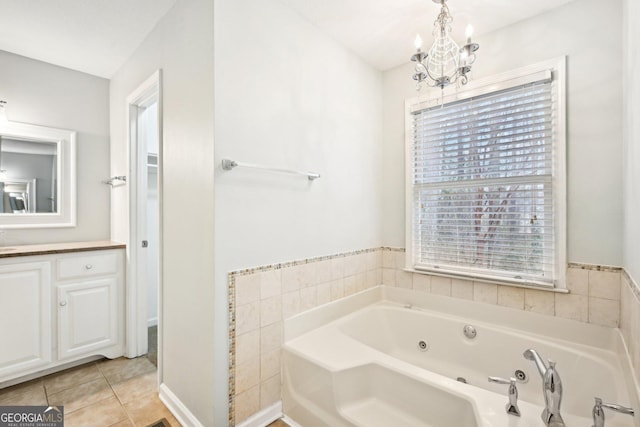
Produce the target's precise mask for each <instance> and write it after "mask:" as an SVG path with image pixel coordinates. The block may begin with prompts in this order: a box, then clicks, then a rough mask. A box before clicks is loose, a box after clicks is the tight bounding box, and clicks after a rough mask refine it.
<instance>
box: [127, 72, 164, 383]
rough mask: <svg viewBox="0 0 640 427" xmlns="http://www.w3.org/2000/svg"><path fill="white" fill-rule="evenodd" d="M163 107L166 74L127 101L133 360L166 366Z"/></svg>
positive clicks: (130, 343)
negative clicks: (163, 345)
mask: <svg viewBox="0 0 640 427" xmlns="http://www.w3.org/2000/svg"><path fill="white" fill-rule="evenodd" d="M161 101H162V96H161V73H160V71H157V72H155V73H154V74H153V75H152V76H151V77H149V78H148V79H147V80H146V81H145V82H143V83H142V84H141V85H140V86H139V87H138V88H137V89H136V90H135V91H134V92H133V93H132V94H131V95H129V97H128V98H127V112H128V116H127V117H128V125H129V132H128V136H129V169H130V177H131V179H130V193H129V215H130V217H129V269H128V272H127V276H128V283H129V286H128V290H127V357H130V358H131V357H138V356H143V355H146V356H147V357H148V358H149V360H150V361H151V362H152V363H153V364H155V365H156V366H158V364H159V362H161V360H162V359H161V357H158V356H159V355H160V352H159V351H158V349H159V348H161V347H160V345H161V341H162V340H161V337H162V333H161V332H162V316H161V310H160V307H161V295H162V293H161V289H162V286H161V283H162V275H161V271H162V268H161V267H162V265H161V260H162V239H161V221H162V216H161V212H162V210H161V204H162V179H161V177H162V156H161V152H162V102H161ZM158 372H162V370H161V369H158Z"/></svg>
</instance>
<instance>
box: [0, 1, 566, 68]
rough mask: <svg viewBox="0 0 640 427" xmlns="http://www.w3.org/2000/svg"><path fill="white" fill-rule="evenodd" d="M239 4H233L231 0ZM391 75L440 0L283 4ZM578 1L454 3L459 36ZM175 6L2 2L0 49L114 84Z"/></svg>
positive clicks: (427, 27)
mask: <svg viewBox="0 0 640 427" xmlns="http://www.w3.org/2000/svg"><path fill="white" fill-rule="evenodd" d="M230 1H233V0H230ZM280 1H281V2H282V3H284V4H286V5H287V6H289V7H291V8H292V9H293V10H295V11H296V12H297V13H298V14H300V15H301V16H303V17H305V18H306V19H308V20H309V21H311V22H312V23H313V24H315V25H316V26H317V27H318V28H320V30H322V31H323V32H325V33H327V34H328V35H329V36H331V37H333V38H334V39H335V40H337V41H338V42H339V43H341V44H342V45H344V46H346V47H347V48H348V49H350V50H352V51H353V52H355V53H356V54H357V55H359V56H360V57H362V58H364V59H365V60H366V61H367V62H369V63H370V64H371V65H373V66H374V67H376V68H378V69H380V70H387V69H390V68H393V67H396V66H398V65H400V64H403V63H406V62H407V61H408V58H409V57H410V56H411V54H412V53H413V50H414V48H413V40H414V38H415V35H416V34H417V33H420V35H421V36H422V37H423V39H424V40H425V46H429V45H430V44H431V40H432V37H431V30H432V26H433V21H434V20H435V18H436V16H437V14H438V11H439V9H440V6H439V5H438V4H436V3H434V2H433V0H280ZM569 1H571V0H449V1H448V3H447V4H448V5H449V8H450V10H451V13H452V15H453V17H454V22H453V34H454V38H455V39H456V40H457V41H458V42H461V41H463V40H462V39H463V37H464V28H465V27H466V25H467V24H469V23H471V24H473V26H474V27H475V29H476V32H477V34H482V33H487V32H490V31H493V30H495V29H498V28H501V27H504V26H507V25H510V24H513V23H515V22H518V21H521V20H523V19H526V18H528V17H531V16H534V15H537V14H540V13H543V12H545V11H548V10H550V9H554V8H556V7H559V6H561V5H563V4H565V3H568V2H569ZM175 2H176V0H0V50H4V51H8V52H13V53H16V54H18V55H23V56H26V57H30V58H34V59H38V60H41V61H45V62H49V63H51V64H56V65H60V66H63V67H67V68H71V69H74V70H79V71H83V72H86V73H89V74H93V75H96V76H101V77H105V78H110V77H112V76H113V74H114V73H115V72H116V71H117V70H118V69H119V68H120V66H121V65H122V64H123V63H124V62H125V61H126V60H127V58H129V56H130V55H131V54H132V53H133V52H134V51H135V49H136V48H137V47H138V45H139V44H140V43H141V42H142V41H143V40H144V38H145V37H146V36H147V34H149V32H150V31H151V30H152V29H153V28H154V26H155V25H156V23H157V22H158V21H159V20H160V18H162V17H163V16H164V15H165V14H166V13H167V11H168V10H169V9H170V8H171V7H172V6H173V5H174V4H175Z"/></svg>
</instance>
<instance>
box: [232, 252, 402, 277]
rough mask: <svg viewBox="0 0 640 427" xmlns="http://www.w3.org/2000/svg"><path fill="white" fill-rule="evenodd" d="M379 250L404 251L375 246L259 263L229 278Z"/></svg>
mask: <svg viewBox="0 0 640 427" xmlns="http://www.w3.org/2000/svg"><path fill="white" fill-rule="evenodd" d="M379 250H390V251H395V252H404V249H402V248H387V247H384V246H383V247H377V248H369V249H360V250H357V251H350V252H342V253H338V254H333V255H326V256H319V257H314V258H306V259H301V260H297V261H287V262H281V263H276V264H269V265H261V266H259V267H252V268H245V269H243V270H235V271H231V272H229V278H231V277H236V276H247V275H249V274H255V273H262V272H265V271H271V270H281V269H283V268H289V267H295V266H297V265H304V264H311V263H312V262H320V261H328V260H332V259H336V258H346V257H348V256H353V255H360V254H366V253H370V252H376V251H379Z"/></svg>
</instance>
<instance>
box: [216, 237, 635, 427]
mask: <svg viewBox="0 0 640 427" xmlns="http://www.w3.org/2000/svg"><path fill="white" fill-rule="evenodd" d="M404 263H405V251H404V249H402V248H389V247H382V248H374V249H366V250H361V251H354V252H349V253H344V254H337V255H332V256H326V257H319V258H313V259H307V260H301V261H294V262H287V263H282V264H275V265H268V266H262V267H257V268H251V269H246V270H241V271H234V272H231V273H229V361H230V369H229V425H230V426H235V425H236V424H239V423H241V422H242V421H243V420H245V419H247V418H248V417H249V416H251V415H253V414H255V413H257V412H259V411H261V410H263V409H265V408H267V407H269V406H270V405H271V404H273V403H275V402H277V401H279V400H280V386H281V384H280V378H281V366H280V364H281V363H280V361H281V344H282V324H283V322H282V321H283V320H284V319H287V318H289V317H291V316H293V315H295V314H298V313H301V312H303V311H306V310H309V309H311V308H314V307H316V306H319V305H322V304H325V303H328V302H331V301H335V300H337V299H340V298H342V297H346V296H349V295H351V294H353V293H356V292H358V291H361V290H364V289H368V288H370V287H373V286H376V285H380V284H384V285H387V286H395V287H400V288H407V289H414V290H416V291H421V292H425V293H432V294H436V295H443V296H448V297H452V298H458V299H466V300H473V301H475V302H479V303H484V304H493V305H498V306H504V307H509V308H513V309H518V310H525V311H531V312H535V313H539V314H545V315H550V316H557V317H562V318H567V319H572V320H577V321H581V322H588V323H593V324H598V325H602V326H608V327H618V326H619V325H620V309H621V292H623V291H624V286H621V283H622V269H620V268H616V267H606V266H596V265H588V264H569V266H568V274H567V287H568V289H569V293H556V292H549V291H544V290H537V289H531V288H521V287H513V286H507V285H498V284H494V283H485V282H474V281H472V280H464V279H457V278H450V277H441V276H434V275H428V274H422V273H412V272H408V271H405V270H404ZM623 295H624V294H623ZM623 305H624V303H623ZM636 312H638V310H636ZM638 316H639V317H638V318H640V315H638ZM636 323H637V322H636ZM633 336H639V333H638V332H636V333H635V335H633ZM627 342H629V341H628V340H627ZM634 348H635V349H636V353H638V352H639V351H640V343H639V344H637V345H636V346H635V347H634ZM638 364H640V361H639V362H638ZM635 366H639V365H635ZM637 370H638V368H637V367H636V371H637Z"/></svg>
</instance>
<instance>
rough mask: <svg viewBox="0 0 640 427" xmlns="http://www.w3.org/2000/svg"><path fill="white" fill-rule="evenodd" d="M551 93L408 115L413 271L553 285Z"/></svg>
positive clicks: (511, 95) (520, 92)
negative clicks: (430, 271)
mask: <svg viewBox="0 0 640 427" xmlns="http://www.w3.org/2000/svg"><path fill="white" fill-rule="evenodd" d="M552 87H553V82H551V81H548V80H546V81H540V82H534V83H530V84H526V85H520V86H518V87H514V88H509V89H505V90H501V91H498V92H493V93H489V94H485V95H482V96H478V97H475V98H471V99H466V100H462V101H458V102H452V103H448V104H444V105H442V106H436V107H432V108H426V109H422V110H419V111H415V112H412V113H411V115H412V116H411V120H412V127H413V143H412V146H411V156H412V157H411V162H410V164H411V166H412V170H411V183H412V193H413V194H412V197H413V215H412V218H413V225H412V233H413V236H412V240H413V248H412V249H413V263H414V268H417V269H429V270H433V269H437V270H439V271H442V272H452V273H455V274H462V275H472V276H475V277H478V276H480V277H489V278H499V279H507V280H508V279H512V280H518V281H523V282H531V283H535V284H543V285H552V284H553V281H554V274H555V268H556V267H555V262H556V256H555V255H556V254H555V251H556V248H555V246H556V242H555V229H554V227H555V226H554V224H555V221H554V194H553V191H554V143H555V141H554V139H555V136H554V126H555V120H556V114H555V113H556V108H555V107H554V105H555V104H554V99H553V97H554V91H553V90H552Z"/></svg>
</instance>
